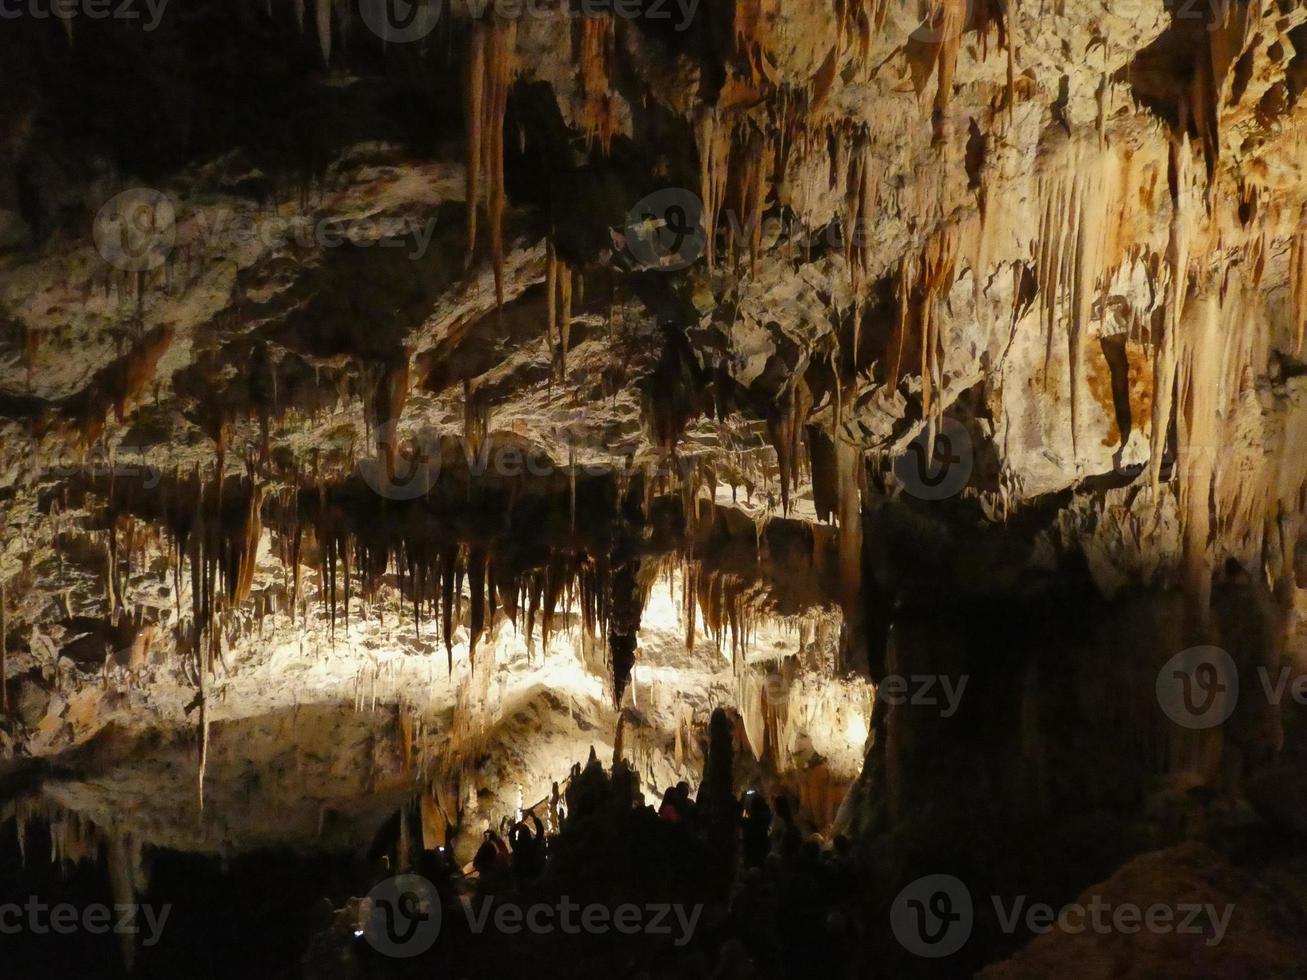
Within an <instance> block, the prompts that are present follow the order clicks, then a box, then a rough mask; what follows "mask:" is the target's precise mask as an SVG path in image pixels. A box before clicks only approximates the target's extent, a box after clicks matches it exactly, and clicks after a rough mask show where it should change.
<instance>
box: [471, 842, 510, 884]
mask: <svg viewBox="0 0 1307 980" xmlns="http://www.w3.org/2000/svg"><path fill="white" fill-rule="evenodd" d="M481 836H482V841H481V846H480V847H479V848H477V852H476V855H475V856H474V857H473V858H472V868H473V870H475V871H476V873H477V875H478V876H479V879H480V880H479V882H478V890H479V891H493V890H494V889H496V888H498V887H499V884H500V882H501V879H502V878H503V875H504V873H505V872H506V871H507V870H508V848H507V847H505V845H504V842H503V840H502V838H500V836H499V835H498V834H496V833H495V832H494V831H493V830H487V831H486V832H485V833H484V834H482V835H481Z"/></svg>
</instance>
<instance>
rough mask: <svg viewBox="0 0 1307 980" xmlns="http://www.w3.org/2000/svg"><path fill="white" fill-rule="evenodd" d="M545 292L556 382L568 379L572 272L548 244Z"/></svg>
mask: <svg viewBox="0 0 1307 980" xmlns="http://www.w3.org/2000/svg"><path fill="white" fill-rule="evenodd" d="M545 255H546V259H545V288H546V289H547V290H548V294H549V296H548V300H547V302H546V306H547V311H548V333H547V336H548V339H549V345H550V365H551V367H550V370H551V372H552V373H553V375H554V376H555V377H556V378H557V379H558V380H559V381H564V380H566V378H567V352H568V348H569V346H570V344H571V335H572V285H573V283H572V268H571V266H569V265H568V264H567V262H565V261H564V260H563V259H560V258H559V257H558V254H557V253H556V252H555V251H554V246H553V244H552V243H550V244H549V245H548V247H547V249H546V253H545Z"/></svg>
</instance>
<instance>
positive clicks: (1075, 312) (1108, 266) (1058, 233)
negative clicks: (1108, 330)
mask: <svg viewBox="0 0 1307 980" xmlns="http://www.w3.org/2000/svg"><path fill="white" fill-rule="evenodd" d="M1065 152H1066V154H1067V155H1066V156H1065V157H1064V158H1062V159H1060V160H1058V161H1056V162H1055V163H1054V164H1053V165H1052V166H1050V168H1049V173H1048V175H1047V176H1045V177H1042V178H1041V179H1040V183H1039V189H1038V199H1039V200H1040V201H1041V203H1042V210H1041V237H1040V241H1039V246H1038V249H1039V251H1038V256H1037V268H1038V276H1039V292H1040V314H1041V321H1042V326H1043V329H1044V331H1045V337H1046V343H1047V345H1048V346H1047V353H1046V355H1045V363H1044V372H1045V381H1046V383H1047V381H1048V378H1049V372H1050V368H1051V361H1052V351H1053V348H1054V344H1055V338H1056V337H1057V336H1058V335H1059V334H1060V330H1059V318H1058V311H1059V308H1060V307H1061V305H1062V304H1063V303H1065V304H1066V306H1067V308H1068V317H1067V321H1068V326H1067V363H1068V366H1069V372H1070V392H1071V399H1070V400H1071V446H1072V455H1073V458H1074V460H1075V461H1076V464H1077V465H1079V463H1080V455H1081V453H1082V451H1083V449H1084V447H1085V446H1086V445H1087V444H1088V434H1087V433H1086V432H1085V431H1084V429H1085V411H1086V406H1087V400H1088V380H1087V376H1086V372H1087V369H1086V360H1085V358H1086V350H1087V348H1088V344H1089V330H1090V319H1091V316H1092V312H1093V306H1094V298H1095V293H1096V290H1098V289H1100V288H1106V284H1107V282H1108V281H1110V278H1111V271H1112V265H1113V264H1114V261H1115V258H1116V254H1115V253H1116V251H1117V249H1118V246H1117V244H1116V239H1117V237H1118V236H1117V232H1116V229H1115V227H1114V225H1115V216H1116V214H1117V203H1116V201H1117V194H1118V192H1117V181H1118V171H1119V164H1118V161H1117V158H1116V154H1115V153H1114V152H1113V151H1110V150H1104V149H1103V148H1101V147H1098V146H1096V145H1092V144H1089V145H1086V144H1083V143H1077V144H1075V145H1074V146H1073V147H1072V148H1070V149H1068V150H1066V151H1065Z"/></svg>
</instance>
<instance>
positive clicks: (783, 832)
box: [774, 795, 803, 860]
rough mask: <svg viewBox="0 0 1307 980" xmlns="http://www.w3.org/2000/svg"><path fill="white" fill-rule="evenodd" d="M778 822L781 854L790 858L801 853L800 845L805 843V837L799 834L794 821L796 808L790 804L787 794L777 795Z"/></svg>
mask: <svg viewBox="0 0 1307 980" xmlns="http://www.w3.org/2000/svg"><path fill="white" fill-rule="evenodd" d="M774 802H775V804H776V822H777V824H778V825H779V826H778V827H777V828H776V830H777V835H778V837H779V838H780V840H779V843H780V853H781V856H782V857H784V858H786V859H787V860H789V859H790V858H793V857H794V856H795V855H796V854H798V853H799V845H800V844H802V843H803V837H802V835H800V834H799V828H798V826H797V825H796V824H795V822H794V810H793V809H792V808H791V806H790V798H789V797H788V796H785V795H781V796H778V797H776V799H775V801H774Z"/></svg>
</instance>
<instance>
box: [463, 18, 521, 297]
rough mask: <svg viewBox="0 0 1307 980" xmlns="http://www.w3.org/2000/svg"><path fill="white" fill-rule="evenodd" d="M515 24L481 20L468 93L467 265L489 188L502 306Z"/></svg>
mask: <svg viewBox="0 0 1307 980" xmlns="http://www.w3.org/2000/svg"><path fill="white" fill-rule="evenodd" d="M516 42H517V22H516V21H514V20H502V19H500V18H498V17H494V16H491V17H489V18H487V19H485V20H478V21H476V22H475V23H474V25H473V27H472V37H471V42H470V49H469V55H468V63H467V76H466V82H465V87H464V119H465V123H466V127H467V262H468V264H470V263H471V262H472V259H473V256H474V253H475V251H476V240H477V214H476V211H477V206H478V203H479V201H480V198H481V188H482V186H483V185H484V186H485V198H486V219H487V222H488V224H489V227H490V255H491V261H492V262H493V263H494V271H495V299H496V303H497V305H498V306H500V307H502V306H503V304H504V238H503V236H504V228H503V220H504V206H505V195H504V116H505V114H506V113H507V110H508V91H509V89H510V88H511V86H512V82H513V76H514V73H515V70H516V68H515V60H516V59H515V53H514V47H515V45H516Z"/></svg>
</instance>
